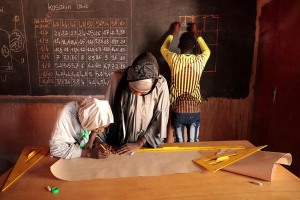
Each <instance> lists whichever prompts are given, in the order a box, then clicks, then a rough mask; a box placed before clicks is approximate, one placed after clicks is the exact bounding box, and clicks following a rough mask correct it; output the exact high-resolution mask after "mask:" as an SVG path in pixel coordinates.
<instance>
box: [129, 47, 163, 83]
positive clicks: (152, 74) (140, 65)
mask: <svg viewBox="0 0 300 200" xmlns="http://www.w3.org/2000/svg"><path fill="white" fill-rule="evenodd" d="M158 69H159V66H158V63H157V60H156V58H155V57H154V56H153V55H152V54H151V53H149V52H145V53H142V54H141V55H140V56H138V57H137V58H136V59H135V60H134V61H133V63H132V66H130V67H129V69H128V73H127V80H128V81H138V80H142V79H151V78H154V79H157V78H158V76H159V70H158Z"/></svg>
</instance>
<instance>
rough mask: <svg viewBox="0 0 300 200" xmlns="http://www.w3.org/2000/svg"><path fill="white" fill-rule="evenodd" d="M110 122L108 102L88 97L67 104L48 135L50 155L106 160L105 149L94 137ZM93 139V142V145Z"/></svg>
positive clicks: (106, 151) (110, 113)
mask: <svg viewBox="0 0 300 200" xmlns="http://www.w3.org/2000/svg"><path fill="white" fill-rule="evenodd" d="M113 121H114V118H113V115H112V111H111V108H110V106H109V104H108V101H105V100H98V99H96V98H92V97H88V98H85V99H82V100H80V101H72V102H69V103H68V104H66V105H65V106H64V108H63V110H62V112H61V113H60V116H59V118H58V120H57V122H56V125H55V127H54V130H53V132H52V137H51V139H50V142H49V144H50V153H51V155H52V156H56V157H59V158H65V159H71V158H78V157H92V158H106V157H108V156H109V154H110V151H109V150H108V146H106V148H105V147H104V146H103V145H102V144H100V140H99V139H96V138H98V137H96V136H97V134H98V132H100V131H102V132H103V129H104V128H105V127H106V126H108V125H109V124H110V123H113ZM94 140H96V141H97V142H95V143H94ZM94 144H95V145H94ZM93 145H94V147H93ZM101 145H102V146H101ZM103 147H104V148H103Z"/></svg>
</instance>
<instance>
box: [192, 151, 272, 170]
mask: <svg viewBox="0 0 300 200" xmlns="http://www.w3.org/2000/svg"><path fill="white" fill-rule="evenodd" d="M266 146H267V145H265V146H259V147H253V148H249V149H242V150H236V151H231V152H227V153H223V154H219V155H214V156H209V157H206V158H201V159H195V160H193V161H194V162H195V163H197V164H199V165H201V166H202V167H204V168H206V169H208V170H209V171H211V172H216V171H218V170H220V169H222V168H224V167H226V166H229V165H231V164H233V163H235V162H237V161H239V160H241V159H243V158H246V157H247V156H249V155H251V154H253V153H255V152H256V151H259V150H260V149H262V148H265V147H266Z"/></svg>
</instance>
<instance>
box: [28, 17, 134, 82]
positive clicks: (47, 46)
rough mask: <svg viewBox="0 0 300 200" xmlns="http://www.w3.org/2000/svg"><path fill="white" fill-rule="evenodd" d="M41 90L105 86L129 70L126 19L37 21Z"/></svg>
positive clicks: (45, 19) (39, 19) (36, 33)
mask: <svg viewBox="0 0 300 200" xmlns="http://www.w3.org/2000/svg"><path fill="white" fill-rule="evenodd" d="M34 25H35V36H36V37H35V38H36V48H37V60H38V71H39V86H40V87H42V86H65V87H71V86H101V85H102V86H103V85H107V84H108V81H109V77H110V74H111V72H113V71H115V70H117V69H123V68H125V67H127V63H128V51H129V50H128V34H129V33H128V31H127V19H126V18H92V19H47V18H43V19H41V18H36V19H34Z"/></svg>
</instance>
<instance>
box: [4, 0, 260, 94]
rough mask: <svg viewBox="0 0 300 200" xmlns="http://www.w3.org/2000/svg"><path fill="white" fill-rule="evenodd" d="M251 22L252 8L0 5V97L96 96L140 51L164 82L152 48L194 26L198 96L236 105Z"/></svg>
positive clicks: (200, 2) (246, 70)
mask: <svg viewBox="0 0 300 200" xmlns="http://www.w3.org/2000/svg"><path fill="white" fill-rule="evenodd" d="M255 20H256V1H255V0H248V1H243V2H241V1H239V0H210V1H207V0H185V1H181V0H67V1H66V0H65V1H62V0H48V1H45V0H10V1H4V0H2V1H0V35H1V39H0V41H1V46H2V49H1V55H0V56H1V57H0V61H1V66H0V76H1V79H0V85H1V86H0V89H1V91H0V95H31V96H44V95H101V94H103V93H104V91H105V88H106V85H107V84H108V81H109V76H110V74H111V72H112V71H114V70H117V69H122V68H125V67H127V66H129V65H130V64H131V63H132V61H133V59H134V58H135V57H136V56H137V55H139V54H140V53H142V52H143V51H150V52H152V53H153V54H154V56H155V57H156V58H157V59H158V62H159V64H160V68H161V73H162V74H163V75H164V76H165V77H166V78H167V79H168V80H170V72H169V68H168V66H167V64H166V62H165V60H164V59H163V57H162V56H161V54H160V46H161V44H162V43H163V41H164V39H165V37H166V34H167V31H168V29H169V27H170V24H171V23H173V22H175V21H180V22H181V23H182V30H181V32H180V34H181V33H182V32H184V31H185V30H186V26H185V25H186V24H187V23H189V22H195V23H196V24H198V27H199V29H200V30H201V34H202V36H203V38H204V39H205V41H206V42H207V44H208V46H209V47H210V49H211V52H212V54H211V57H210V59H209V61H208V63H207V66H206V68H205V72H204V74H203V76H202V79H201V90H202V91H201V93H202V96H203V97H204V98H209V97H226V98H244V97H246V96H247V95H248V93H249V82H250V77H251V69H252V59H253V50H254V41H255ZM180 34H179V35H178V36H176V37H175V38H174V42H173V43H172V46H171V49H172V50H173V51H176V52H178V48H177V42H178V39H179V36H180Z"/></svg>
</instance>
